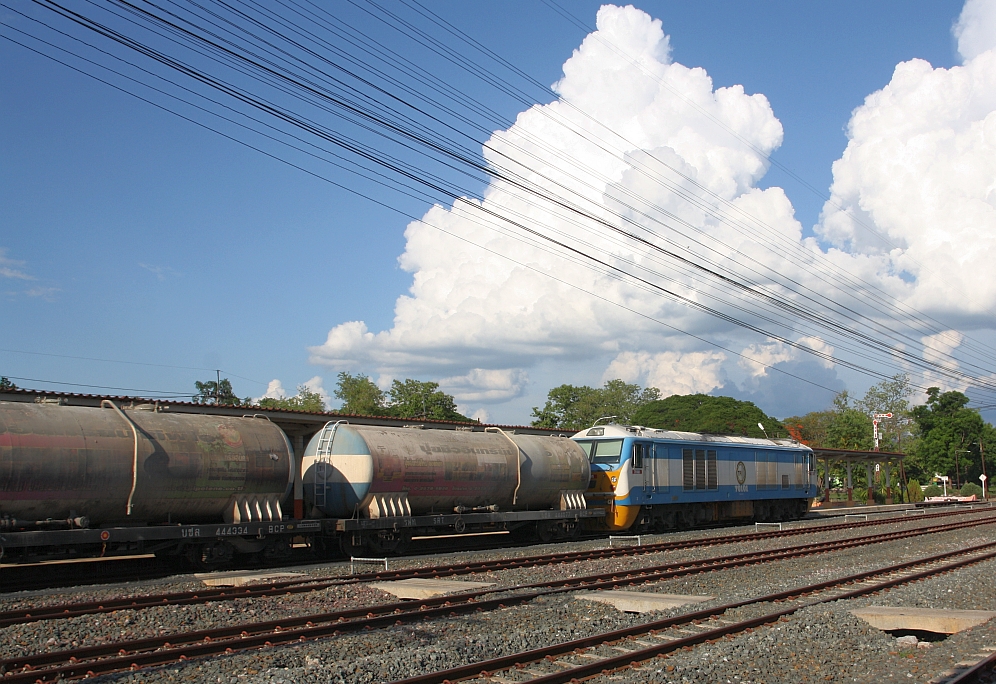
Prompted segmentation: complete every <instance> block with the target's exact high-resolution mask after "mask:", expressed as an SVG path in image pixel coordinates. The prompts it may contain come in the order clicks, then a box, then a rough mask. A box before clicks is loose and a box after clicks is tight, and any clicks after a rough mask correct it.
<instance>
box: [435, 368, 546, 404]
mask: <svg viewBox="0 0 996 684" xmlns="http://www.w3.org/2000/svg"><path fill="white" fill-rule="evenodd" d="M528 381H529V376H528V374H527V373H526V372H525V371H524V370H521V369H519V368H505V369H501V370H485V369H483V368H474V369H472V370H471V371H470V372H469V373H467V374H466V375H459V376H454V377H449V378H443V379H442V380H440V381H439V386H440V388H441V389H442V390H443V391H445V392H448V393H450V394H452V395H453V397H454V398H455V399H456V400H457V401H460V402H475V403H494V402H499V401H508V400H509V399H514V398H515V397H518V396H520V395H521V394H522V391H523V389H525V386H526V383H527V382H528Z"/></svg>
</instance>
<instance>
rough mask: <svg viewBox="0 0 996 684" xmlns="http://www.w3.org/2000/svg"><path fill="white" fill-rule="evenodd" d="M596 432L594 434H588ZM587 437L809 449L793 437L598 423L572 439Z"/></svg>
mask: <svg viewBox="0 0 996 684" xmlns="http://www.w3.org/2000/svg"><path fill="white" fill-rule="evenodd" d="M596 431H600V432H596ZM591 432H596V434H589V433H591ZM587 437H647V438H650V439H669V440H673V441H678V442H718V443H725V444H749V445H754V446H759V447H783V448H784V447H796V448H800V449H807V450H808V449H809V447H808V446H806V445H805V444H802V443H801V442H797V441H796V440H794V439H761V438H758V437H741V436H740V435H707V434H704V433H701V432H679V431H678V430H658V429H656V428H647V427H643V426H642V425H618V424H616V423H609V424H608V425H598V426H595V427H590V428H585V429H584V430H581V432H578V433H577V434H575V435H574V439H579V438H587Z"/></svg>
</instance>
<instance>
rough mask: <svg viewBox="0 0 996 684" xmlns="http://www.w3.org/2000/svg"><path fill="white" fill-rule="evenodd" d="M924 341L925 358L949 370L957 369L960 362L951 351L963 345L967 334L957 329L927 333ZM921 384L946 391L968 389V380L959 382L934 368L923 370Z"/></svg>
mask: <svg viewBox="0 0 996 684" xmlns="http://www.w3.org/2000/svg"><path fill="white" fill-rule="evenodd" d="M921 341H922V342H923V359H924V361H927V362H929V363H936V364H939V365H940V366H942V367H943V368H946V369H948V370H957V369H958V366H959V364H958V362H957V361H956V360H955V359H954V358H952V356H951V353H952V352H953V351H954V350H955V349H957V348H958V347H959V346H961V343H962V342H964V341H965V336H964V335H963V334H961V333H960V332H958V331H957V330H946V331H944V332H942V333H938V334H936V335H927V336H926V337H924V338H923V339H922V340H921ZM919 384H921V385H923V386H925V387H940V388H941V389H942V390H944V391H945V392H947V391H952V390H957V391H959V392H963V391H965V390H966V389H968V383H967V382H958V381H955V380H952V379H951V378H949V377H947V376H944V375H941V374H940V373H938V372H935V371H932V370H926V371H923V372H922V380H921V381H920V383H919Z"/></svg>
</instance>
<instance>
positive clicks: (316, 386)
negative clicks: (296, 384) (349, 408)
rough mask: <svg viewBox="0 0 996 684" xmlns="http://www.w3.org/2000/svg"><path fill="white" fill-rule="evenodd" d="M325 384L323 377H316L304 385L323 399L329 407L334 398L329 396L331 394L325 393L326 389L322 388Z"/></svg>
mask: <svg viewBox="0 0 996 684" xmlns="http://www.w3.org/2000/svg"><path fill="white" fill-rule="evenodd" d="M323 382H324V381H323V380H322V376H320V375H316V376H315V377H313V378H311V379H310V380H308V381H306V382H305V383H304V386H305V388H307V389H308V390H310V391H312V392H314V393H316V394H317V395H318V396H320V397H321V398H322V401H323V402H325V405H326V406H328V405H329V403H330V402H331V401H332V397H331V396H329V393H328V392H326V391H325V388H324V387H323V386H322V383H323Z"/></svg>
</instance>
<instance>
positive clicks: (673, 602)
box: [576, 590, 716, 613]
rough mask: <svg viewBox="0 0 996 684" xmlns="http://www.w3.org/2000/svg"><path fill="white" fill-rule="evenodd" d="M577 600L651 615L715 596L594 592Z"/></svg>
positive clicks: (579, 596) (581, 595) (582, 595)
mask: <svg viewBox="0 0 996 684" xmlns="http://www.w3.org/2000/svg"><path fill="white" fill-rule="evenodd" d="M576 596H577V598H579V599H584V600H585V601H598V602H599V603H608V604H609V605H610V606H615V608H616V609H617V610H619V611H621V612H623V613H650V612H652V611H655V610H667V609H668V608H677V607H679V606H685V605H688V604H690V603H705V602H706V601H711V600H713V599H714V598H716V597H715V596H690V595H686V594H654V593H650V592H642V591H623V590H609V591H593V592H589V593H585V594H577V595H576Z"/></svg>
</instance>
